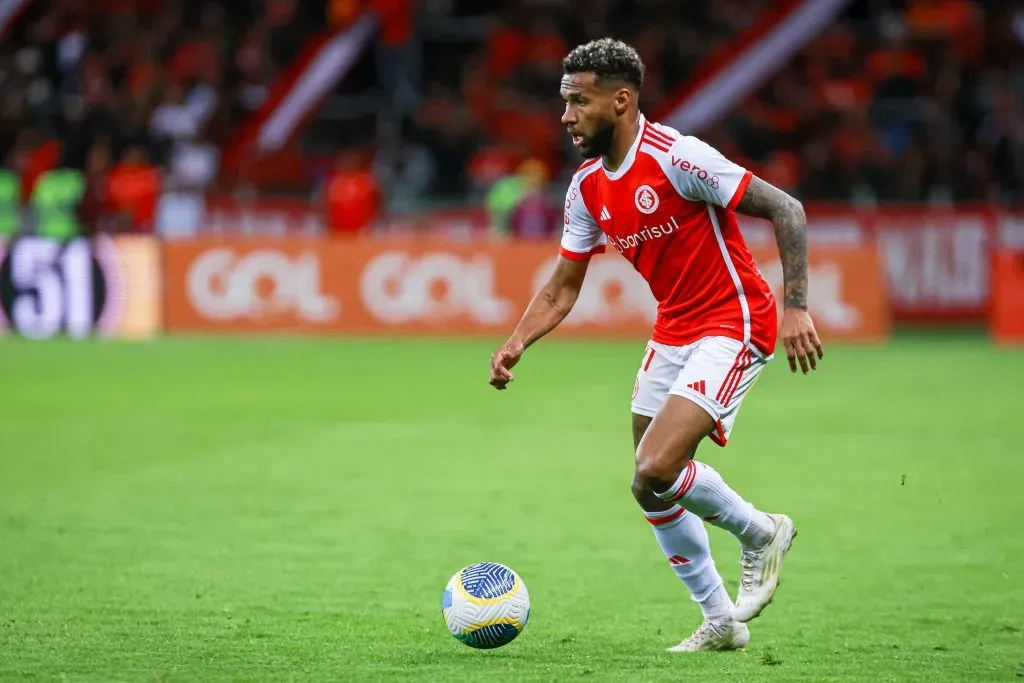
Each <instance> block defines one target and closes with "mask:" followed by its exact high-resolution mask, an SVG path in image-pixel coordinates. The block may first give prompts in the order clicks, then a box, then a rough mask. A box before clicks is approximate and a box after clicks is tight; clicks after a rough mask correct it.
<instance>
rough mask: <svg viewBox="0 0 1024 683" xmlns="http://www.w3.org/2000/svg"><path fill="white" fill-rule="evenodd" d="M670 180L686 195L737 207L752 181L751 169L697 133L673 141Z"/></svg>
mask: <svg viewBox="0 0 1024 683" xmlns="http://www.w3.org/2000/svg"><path fill="white" fill-rule="evenodd" d="M670 157H671V164H670V165H669V167H668V176H669V180H671V181H672V184H673V185H674V186H675V188H676V190H677V191H678V192H679V194H680V195H681V196H682V197H684V198H685V199H689V200H691V201H697V202H707V203H709V204H714V205H715V206H721V207H723V208H726V209H729V210H730V211H735V210H736V206H737V205H738V204H739V203H740V200H741V199H743V194H744V193H745V192H746V191H747V185H749V184H750V178H751V175H752V174H751V173H750V171H748V170H747V169H745V168H743V167H742V166H740V165H738V164H735V163H733V162H732V161H729V160H728V159H726V158H725V156H724V155H723V154H722V153H721V152H719V151H718V150H717V149H715V148H714V147H712V146H711V145H709V144H707V143H706V142H704V141H703V140H699V139H697V138H695V137H681V138H679V139H678V140H676V141H675V143H674V144H673V145H672V150H671V152H670Z"/></svg>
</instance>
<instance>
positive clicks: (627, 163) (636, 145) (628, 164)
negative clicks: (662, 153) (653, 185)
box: [601, 114, 647, 180]
mask: <svg viewBox="0 0 1024 683" xmlns="http://www.w3.org/2000/svg"><path fill="white" fill-rule="evenodd" d="M646 125H647V119H646V118H644V115H643V114H640V127H639V128H638V129H637V132H636V138H635V139H634V140H633V144H632V145H630V146H629V151H628V152H626V158H625V159H623V160H622V163H621V164H620V165H619V168H618V170H617V171H615V172H614V173H613V172H612V171H609V170H608V169H607V168H606V167H605V165H604V159H601V170H602V171H604V174H605V175H606V176H607V177H608V180H618V179H619V178H621V177H622V176H624V175H626V172H627V171H629V169H630V168H632V166H633V160H634V159H636V151H637V150H638V149H640V140H641V139H642V138H643V137H644V126H646Z"/></svg>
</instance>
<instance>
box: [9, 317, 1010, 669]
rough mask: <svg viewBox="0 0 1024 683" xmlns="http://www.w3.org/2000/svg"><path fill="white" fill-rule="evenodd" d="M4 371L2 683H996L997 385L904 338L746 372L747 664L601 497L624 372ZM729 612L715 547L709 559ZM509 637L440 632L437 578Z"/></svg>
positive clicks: (23, 358)
mask: <svg viewBox="0 0 1024 683" xmlns="http://www.w3.org/2000/svg"><path fill="white" fill-rule="evenodd" d="M490 351H491V347H490V346H489V345H487V344H482V343H477V342H458V343H456V342H408V341H397V340H394V341H378V340H363V341H327V340H319V341H303V340H262V341H246V340H201V339H172V340H162V341H159V342H156V343H152V344H141V345H135V344H125V343H106V344H104V343H70V342H69V343H48V344H32V343H27V342H21V341H6V342H3V343H0V680H56V679H61V680H71V681H115V680H118V681H120V680H124V681H229V680H230V681H248V680H252V681H256V680H403V679H407V680H413V679H417V680H445V681H447V680H550V681H564V680H569V679H576V678H588V679H591V680H643V681H658V680H665V681H668V680H679V679H680V678H685V679H687V680H694V681H698V680H708V679H710V680H733V679H737V680H776V679H777V680H787V681H792V680H807V681H822V680H865V681H867V680H870V681H887V680H893V681H907V680H921V681H938V680H954V679H962V680H966V679H973V680H1013V679H1015V678H1016V679H1017V680H1020V677H1022V676H1024V661H1022V660H1024V633H1022V630H1024V623H1022V622H1021V617H1022V615H1024V589H1022V588H1021V581H1022V578H1024V577H1022V574H1021V573H1022V571H1024V534H1021V531H1020V529H1021V526H1020V524H1021V521H1020V520H1021V516H1022V512H1024V502H1022V496H1021V494H1020V492H1019V487H1020V486H1021V484H1022V482H1024V459H1022V457H1021V455H1022V453H1021V443H1022V441H1024V392H1022V390H1021V386H1022V381H1021V380H1022V379H1024V354H1021V353H1019V352H1012V351H999V350H996V349H993V348H992V347H990V346H989V345H988V343H987V342H985V341H983V340H981V339H980V338H979V339H963V338H955V339H951V338H944V337H926V336H916V337H913V338H911V339H904V340H898V341H895V342H893V343H891V344H890V345H888V346H886V347H884V348H874V349H860V348H842V347H836V348H830V349H829V350H828V351H827V355H826V358H825V361H824V363H823V365H822V368H821V369H820V370H819V372H818V373H816V374H814V375H812V376H808V377H798V376H792V375H790V374H789V373H788V371H787V370H786V369H785V360H784V359H779V360H777V361H775V362H773V363H772V364H771V365H770V367H769V369H768V370H767V371H766V372H765V374H764V376H763V377H762V379H761V380H760V381H759V383H758V385H757V386H756V387H755V388H754V389H753V391H752V392H751V394H750V396H749V400H748V401H747V402H746V404H745V405H744V406H743V409H742V411H741V413H740V416H739V419H738V421H737V427H736V429H735V431H734V433H733V439H732V441H731V442H730V445H729V447H728V448H727V449H724V450H723V449H718V448H715V447H710V448H705V449H704V450H703V451H702V452H701V454H700V457H703V458H705V459H707V460H708V461H709V462H711V463H713V464H714V465H715V466H716V467H717V468H718V469H719V470H720V471H721V472H722V474H723V476H724V477H725V478H726V480H727V481H729V482H730V483H731V484H732V485H733V486H734V487H735V488H736V489H737V490H739V491H740V492H741V493H742V494H744V495H745V496H746V497H748V498H749V499H751V500H752V501H754V502H755V503H756V504H757V505H759V506H760V507H763V508H765V509H767V510H769V511H785V512H787V513H788V514H790V515H791V516H792V517H793V518H794V519H795V520H796V521H797V524H798V526H799V528H800V532H801V533H800V537H799V538H798V539H797V543H796V545H795V547H794V551H793V553H792V554H791V555H790V557H789V559H788V560H787V565H786V568H785V572H784V582H783V586H782V587H781V589H780V591H779V594H778V596H777V599H776V603H775V604H774V605H773V606H772V607H770V608H769V609H768V610H767V611H766V612H765V614H764V615H763V616H762V617H761V618H760V619H758V620H756V621H755V622H752V624H751V631H752V636H753V637H752V641H751V644H750V647H749V649H748V650H747V651H746V652H741V653H727V654H706V655H705V654H702V655H697V656H693V655H689V656H687V655H671V654H668V653H665V652H664V651H663V650H664V648H665V647H667V646H670V645H674V644H675V643H677V642H678V641H679V640H681V639H682V638H683V637H684V636H686V635H688V634H689V633H690V632H691V631H692V630H693V628H695V627H696V625H697V624H698V622H699V610H698V609H697V608H696V606H695V605H693V604H692V603H691V602H690V601H689V599H688V596H687V595H686V593H685V590H684V589H683V587H682V586H681V585H680V584H679V583H678V582H677V580H676V578H675V576H674V575H673V574H672V572H671V570H670V568H669V567H668V565H667V563H666V562H665V559H664V557H663V556H662V555H661V552H660V551H659V549H658V547H657V545H656V543H655V541H654V538H653V535H652V533H651V531H650V528H649V527H648V525H647V523H646V522H645V521H644V519H643V517H642V516H641V515H640V513H639V512H638V510H637V509H636V508H635V504H634V503H633V501H632V498H631V496H630V492H629V482H630V478H631V474H632V456H631V452H630V450H631V444H630V430H629V414H628V403H629V396H630V391H631V389H632V386H633V375H634V373H635V371H636V367H637V364H638V363H639V362H640V359H641V355H642V351H643V344H642V343H640V344H630V345H619V344H594V345H583V344H576V343H567V342H557V341H554V342H544V343H542V344H540V345H538V346H537V347H535V348H533V349H531V350H530V351H529V352H528V354H527V356H526V358H525V359H524V362H523V363H522V365H521V366H520V367H519V368H518V369H517V381H516V382H515V383H514V384H513V385H512V387H511V389H510V390H509V391H507V392H500V393H499V392H495V391H493V390H491V389H490V388H489V387H488V386H487V384H486V369H487V358H488V355H489V353H490ZM711 535H712V545H713V548H714V551H715V556H716V559H717V561H718V566H719V569H720V571H721V572H722V573H723V575H724V576H725V578H726V582H727V585H728V587H729V589H730V593H733V594H734V593H735V588H736V581H737V579H738V574H739V569H738V566H737V564H736V560H737V557H738V548H737V545H736V543H735V541H734V540H733V539H732V538H731V537H729V536H728V535H727V534H724V533H722V532H721V531H719V530H717V529H712V530H711ZM482 560H492V561H498V562H503V563H506V564H508V565H510V566H512V567H513V568H515V569H516V570H517V571H518V572H519V573H520V574H521V575H522V576H523V578H524V580H525V581H526V583H527V586H528V587H529V589H530V594H531V597H532V599H533V612H532V615H531V620H530V624H529V625H528V627H527V629H526V631H525V632H524V633H523V635H521V636H520V637H519V639H518V640H516V641H515V642H513V643H512V644H511V645H509V646H507V647H505V648H502V649H500V650H496V651H490V652H481V651H474V650H471V649H469V648H467V647H465V646H463V645H461V644H460V643H458V642H457V641H455V640H454V639H453V638H451V637H450V636H449V635H448V634H447V631H446V630H445V628H444V624H443V621H442V619H441V615H440V600H441V590H442V588H443V586H444V584H445V582H446V581H447V580H448V578H449V576H450V575H451V574H452V573H453V572H454V571H455V570H457V569H458V568H459V567H461V566H463V565H466V564H469V563H471V562H475V561H482Z"/></svg>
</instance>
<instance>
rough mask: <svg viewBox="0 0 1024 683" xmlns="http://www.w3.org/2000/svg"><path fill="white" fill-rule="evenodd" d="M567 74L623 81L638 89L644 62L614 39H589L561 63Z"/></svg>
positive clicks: (634, 51)
mask: <svg viewBox="0 0 1024 683" xmlns="http://www.w3.org/2000/svg"><path fill="white" fill-rule="evenodd" d="M562 71H563V72H565V73H566V74H579V73H593V74H594V75H595V76H597V80H598V82H602V81H623V82H625V83H627V84H628V85H631V86H632V87H634V88H636V89H637V90H640V89H641V88H643V85H644V63H643V62H642V61H641V60H640V55H638V54H637V52H636V50H634V49H633V48H632V47H631V46H629V45H627V44H626V43H624V42H622V41H621V40H615V39H614V38H601V39H599V40H592V41H590V42H589V43H585V44H583V45H580V46H578V47H576V48H575V49H574V50H573V51H572V52H570V53H569V54H568V55H566V57H565V59H563V60H562Z"/></svg>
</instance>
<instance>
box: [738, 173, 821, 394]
mask: <svg viewBox="0 0 1024 683" xmlns="http://www.w3.org/2000/svg"><path fill="white" fill-rule="evenodd" d="M736 212H737V213H742V214H744V215H747V216H754V217H757V218H766V219H768V220H770V221H771V222H772V226H773V227H774V229H775V242H776V244H777V245H778V247H779V257H780V258H781V259H782V273H783V279H784V281H785V288H784V294H783V305H784V307H785V312H784V313H783V318H782V331H781V334H782V343H783V345H784V346H785V347H786V356H787V357H788V358H789V367H790V369H791V370H792V371H793V372H796V367H797V362H799V364H800V369H801V370H802V371H803V372H804V373H805V374H806V373H807V370H808V366H810V369H812V370H813V369H815V368H817V366H818V363H817V360H816V359H815V354H817V357H818V358H822V357H823V356H824V351H823V350H822V347H821V340H820V339H818V333H817V332H816V331H815V329H814V323H813V322H812V321H811V317H810V315H809V314H808V312H807V216H806V215H804V207H803V205H802V204H801V203H800V202H799V201H798V200H796V199H794V198H793V197H791V196H790V195H789V194H787V193H786V192H784V191H782V190H780V189H779V188H777V187H775V186H774V185H771V184H770V183H766V182H765V181H763V180H761V179H760V178H758V177H757V176H753V175H752V176H751V177H750V182H749V184H748V185H747V187H746V190H745V192H744V194H743V198H742V199H740V200H739V203H738V204H737V205H736Z"/></svg>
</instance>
